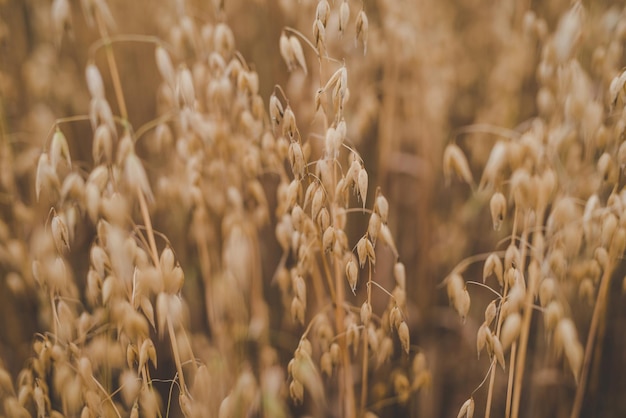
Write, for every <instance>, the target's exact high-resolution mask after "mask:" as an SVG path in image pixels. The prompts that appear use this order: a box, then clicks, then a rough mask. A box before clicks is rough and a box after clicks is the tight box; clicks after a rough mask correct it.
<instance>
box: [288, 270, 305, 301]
mask: <svg viewBox="0 0 626 418" xmlns="http://www.w3.org/2000/svg"><path fill="white" fill-rule="evenodd" d="M291 286H292V288H293V292H294V295H295V296H296V298H298V299H300V301H301V303H302V305H303V307H304V306H306V283H305V282H304V278H303V277H302V276H301V275H299V274H298V275H296V276H294V277H293V279H292V283H291Z"/></svg>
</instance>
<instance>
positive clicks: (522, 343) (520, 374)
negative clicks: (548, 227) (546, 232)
mask: <svg viewBox="0 0 626 418" xmlns="http://www.w3.org/2000/svg"><path fill="white" fill-rule="evenodd" d="M544 207H545V206H544V205H543V204H539V205H538V208H544ZM543 215H544V210H536V211H535V216H536V220H535V229H534V230H535V234H536V237H535V238H540V239H533V241H536V242H537V243H538V244H539V245H543V244H542V243H543V237H542V232H541V228H540V226H541V225H543ZM526 223H527V222H526ZM526 239H527V235H526V231H524V233H523V234H522V241H524V242H525V241H526ZM520 246H521V248H522V251H523V252H525V250H526V246H525V245H520ZM535 254H537V255H538V256H539V257H541V255H542V254H543V248H542V247H539V246H537V247H536V248H535ZM522 260H523V259H522ZM537 261H541V260H537ZM521 266H522V267H523V266H524V263H523V262H522V263H521ZM529 282H530V283H528V286H527V289H526V298H525V300H524V315H523V317H522V330H521V333H520V337H519V353H518V358H517V364H516V365H515V368H516V370H515V379H514V384H513V403H512V408H511V417H512V418H518V416H519V407H520V401H521V398H522V383H523V381H524V367H525V365H526V351H527V349H528V339H529V334H530V322H531V319H532V316H533V305H534V304H533V299H534V297H535V294H536V291H537V284H538V283H537V282H538V280H530V281H529Z"/></svg>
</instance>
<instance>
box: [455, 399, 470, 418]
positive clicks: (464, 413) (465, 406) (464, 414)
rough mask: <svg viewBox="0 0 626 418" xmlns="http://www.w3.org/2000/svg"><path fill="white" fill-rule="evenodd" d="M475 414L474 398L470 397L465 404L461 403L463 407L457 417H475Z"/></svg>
mask: <svg viewBox="0 0 626 418" xmlns="http://www.w3.org/2000/svg"><path fill="white" fill-rule="evenodd" d="M473 416H474V398H469V399H468V400H466V401H465V402H464V403H463V405H461V409H460V410H459V414H458V415H457V416H456V418H473Z"/></svg>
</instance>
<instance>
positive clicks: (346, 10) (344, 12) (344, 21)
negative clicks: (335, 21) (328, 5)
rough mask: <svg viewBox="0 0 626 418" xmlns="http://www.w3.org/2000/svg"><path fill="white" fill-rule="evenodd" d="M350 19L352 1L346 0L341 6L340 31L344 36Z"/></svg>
mask: <svg viewBox="0 0 626 418" xmlns="http://www.w3.org/2000/svg"><path fill="white" fill-rule="evenodd" d="M349 20H350V2H349V1H348V0H344V1H343V2H342V3H341V6H340V8H339V33H341V35H342V36H343V34H344V32H345V31H346V28H347V27H348V21H349Z"/></svg>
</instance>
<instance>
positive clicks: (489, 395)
mask: <svg viewBox="0 0 626 418" xmlns="http://www.w3.org/2000/svg"><path fill="white" fill-rule="evenodd" d="M508 291H509V283H508V281H507V280H505V281H504V292H502V299H501V300H500V307H499V309H498V310H499V311H500V310H501V309H502V304H503V303H504V299H505V298H506V295H507V293H508ZM502 322H504V316H503V315H502V313H501V312H499V313H498V322H497V325H496V335H497V336H500V329H502ZM495 382H496V367H493V368H491V376H490V377H489V389H488V390H487V402H486V404H485V418H489V416H490V415H491V401H492V399H493V388H494V385H495Z"/></svg>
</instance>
